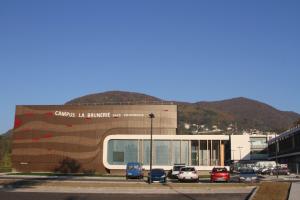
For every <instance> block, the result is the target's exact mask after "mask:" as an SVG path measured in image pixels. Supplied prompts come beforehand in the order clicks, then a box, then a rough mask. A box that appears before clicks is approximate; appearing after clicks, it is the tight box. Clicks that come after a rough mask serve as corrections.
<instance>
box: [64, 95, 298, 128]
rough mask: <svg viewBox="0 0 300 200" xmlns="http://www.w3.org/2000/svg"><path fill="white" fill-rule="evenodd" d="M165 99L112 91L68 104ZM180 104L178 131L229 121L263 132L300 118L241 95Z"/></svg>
mask: <svg viewBox="0 0 300 200" xmlns="http://www.w3.org/2000/svg"><path fill="white" fill-rule="evenodd" d="M160 102H166V101H164V100H162V99H160V98H157V97H153V96H149V95H146V94H141V93H134V92H124V91H109V92H103V93H97V94H90V95H87V96H83V97H79V98H76V99H73V100H71V101H69V102H67V103H66V104H85V103H88V104H96V103H98V104H119V103H123V104H151V103H155V104H156V103H160ZM174 103H175V104H177V105H178V125H179V126H178V128H179V130H178V131H179V133H182V131H183V130H184V128H183V125H184V123H190V124H199V125H200V124H205V125H206V126H207V127H211V126H213V125H217V126H218V127H219V128H221V129H226V127H227V126H228V125H229V124H236V125H237V127H238V129H239V130H242V129H259V130H262V131H277V132H281V131H284V130H286V129H288V128H290V127H292V126H293V123H294V122H295V121H296V120H297V119H299V118H300V115H299V114H297V113H294V112H286V111H280V110H278V109H276V108H274V107H272V106H270V105H267V104H265V103H262V102H259V101H255V100H251V99H247V98H243V97H239V98H233V99H228V100H223V101H214V102H196V103H188V102H174Z"/></svg>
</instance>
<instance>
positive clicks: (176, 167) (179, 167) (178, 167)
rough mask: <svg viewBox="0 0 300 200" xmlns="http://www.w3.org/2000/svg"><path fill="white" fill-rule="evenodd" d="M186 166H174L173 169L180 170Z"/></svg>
mask: <svg viewBox="0 0 300 200" xmlns="http://www.w3.org/2000/svg"><path fill="white" fill-rule="evenodd" d="M182 167H184V166H174V167H173V171H179V170H180V169H181V168H182Z"/></svg>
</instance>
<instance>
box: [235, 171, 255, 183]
mask: <svg viewBox="0 0 300 200" xmlns="http://www.w3.org/2000/svg"><path fill="white" fill-rule="evenodd" d="M239 181H240V182H251V183H253V182H258V181H259V180H258V176H257V174H256V173H255V171H254V170H253V169H247V168H246V169H240V175H239Z"/></svg>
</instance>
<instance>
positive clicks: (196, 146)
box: [191, 140, 199, 166]
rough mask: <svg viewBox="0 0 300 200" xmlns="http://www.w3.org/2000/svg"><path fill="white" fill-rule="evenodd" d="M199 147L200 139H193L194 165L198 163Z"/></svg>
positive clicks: (192, 155) (192, 156) (192, 159)
mask: <svg viewBox="0 0 300 200" xmlns="http://www.w3.org/2000/svg"><path fill="white" fill-rule="evenodd" d="M198 148H199V141H198V140H192V141H191V150H192V154H191V161H192V165H193V166H197V165H199V164H198Z"/></svg>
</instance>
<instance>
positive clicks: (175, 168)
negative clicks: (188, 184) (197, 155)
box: [171, 164, 185, 178]
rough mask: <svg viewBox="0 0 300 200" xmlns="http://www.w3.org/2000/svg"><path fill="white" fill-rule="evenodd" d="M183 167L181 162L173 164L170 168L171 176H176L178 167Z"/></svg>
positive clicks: (178, 170)
mask: <svg viewBox="0 0 300 200" xmlns="http://www.w3.org/2000/svg"><path fill="white" fill-rule="evenodd" d="M183 167H185V165H183V164H174V166H173V169H172V174H171V176H172V178H178V174H179V172H180V169H181V168H183Z"/></svg>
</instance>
